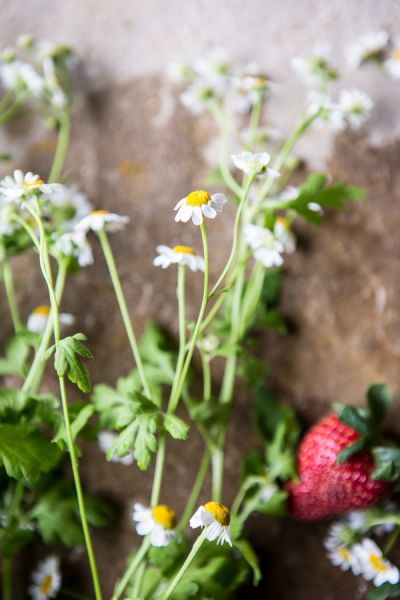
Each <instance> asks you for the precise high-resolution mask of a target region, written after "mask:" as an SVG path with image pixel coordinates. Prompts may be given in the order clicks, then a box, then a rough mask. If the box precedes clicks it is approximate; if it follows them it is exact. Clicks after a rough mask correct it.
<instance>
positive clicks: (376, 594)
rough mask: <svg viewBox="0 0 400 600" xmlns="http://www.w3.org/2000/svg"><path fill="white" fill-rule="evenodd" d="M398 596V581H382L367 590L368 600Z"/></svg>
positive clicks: (399, 595) (399, 592) (399, 594)
mask: <svg viewBox="0 0 400 600" xmlns="http://www.w3.org/2000/svg"><path fill="white" fill-rule="evenodd" d="M388 598H400V583H384V584H383V585H380V586H379V587H374V588H371V589H370V590H369V591H368V600H387V599H388Z"/></svg>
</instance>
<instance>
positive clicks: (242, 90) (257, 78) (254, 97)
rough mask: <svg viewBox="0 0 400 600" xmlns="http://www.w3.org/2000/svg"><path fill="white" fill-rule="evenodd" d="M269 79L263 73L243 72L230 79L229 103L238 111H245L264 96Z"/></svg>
mask: <svg viewBox="0 0 400 600" xmlns="http://www.w3.org/2000/svg"><path fill="white" fill-rule="evenodd" d="M268 87H269V80H268V78H267V77H266V76H265V75H259V74H256V73H250V72H248V73H245V74H243V75H240V76H236V77H234V78H233V79H232V93H231V97H230V100H231V105H232V108H233V109H234V110H236V111H237V112H239V113H247V112H249V111H250V110H251V108H252V107H253V106H254V105H255V104H257V103H258V102H259V101H260V100H262V99H263V98H264V97H265V94H266V92H267V90H268Z"/></svg>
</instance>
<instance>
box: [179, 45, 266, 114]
mask: <svg viewBox="0 0 400 600" xmlns="http://www.w3.org/2000/svg"><path fill="white" fill-rule="evenodd" d="M168 71H169V75H170V77H171V79H172V80H173V81H175V82H178V83H187V84H189V87H188V88H187V89H186V90H185V91H184V92H183V93H182V94H181V96H180V99H181V102H182V104H183V105H184V106H185V107H186V108H188V109H189V110H190V111H191V112H192V113H194V114H200V113H202V112H204V110H205V109H206V108H207V106H209V105H210V103H212V102H216V101H217V102H220V101H221V100H223V99H224V100H227V102H228V103H229V106H230V107H231V108H232V110H233V111H235V112H237V113H246V112H248V111H250V110H251V108H252V107H253V106H254V105H255V104H257V103H258V102H260V101H262V100H263V99H264V98H265V96H266V93H267V91H268V89H269V88H270V85H271V84H270V82H269V80H268V78H267V77H266V76H265V75H264V74H263V73H262V70H261V69H260V68H259V66H258V65H256V64H255V63H251V64H247V65H244V66H242V67H239V69H237V68H234V67H233V66H232V64H231V61H230V59H229V57H228V55H227V53H226V51H225V50H223V49H221V48H216V49H214V50H212V51H211V52H210V53H209V54H208V55H207V56H205V57H203V58H199V59H197V60H195V61H194V62H193V64H192V65H188V64H181V63H174V64H173V65H170V67H169V70H168Z"/></svg>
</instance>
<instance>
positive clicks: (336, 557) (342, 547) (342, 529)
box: [324, 522, 360, 575]
mask: <svg viewBox="0 0 400 600" xmlns="http://www.w3.org/2000/svg"><path fill="white" fill-rule="evenodd" d="M351 538H352V534H351V530H349V527H348V526H347V525H346V524H345V523H342V522H340V523H334V524H333V525H332V526H331V527H330V528H329V533H328V537H327V538H326V540H325V541H324V546H325V548H326V550H327V551H328V558H329V560H330V561H331V563H332V564H333V565H335V567H340V568H341V569H342V571H348V570H349V569H351V570H352V572H353V573H354V575H359V574H360V567H359V564H358V560H357V558H356V556H355V554H354V552H353V547H352V545H351V543H350V542H351Z"/></svg>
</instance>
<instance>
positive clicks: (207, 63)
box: [193, 48, 229, 80]
mask: <svg viewBox="0 0 400 600" xmlns="http://www.w3.org/2000/svg"><path fill="white" fill-rule="evenodd" d="M193 68H194V70H195V71H196V73H198V74H199V75H201V76H202V77H204V78H206V79H211V80H212V79H214V78H216V77H226V76H227V75H228V74H229V57H228V54H227V52H226V50H225V49H224V48H214V49H213V50H211V52H209V53H208V54H207V55H206V56H203V57H201V58H198V59H197V60H195V62H194V63H193Z"/></svg>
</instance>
